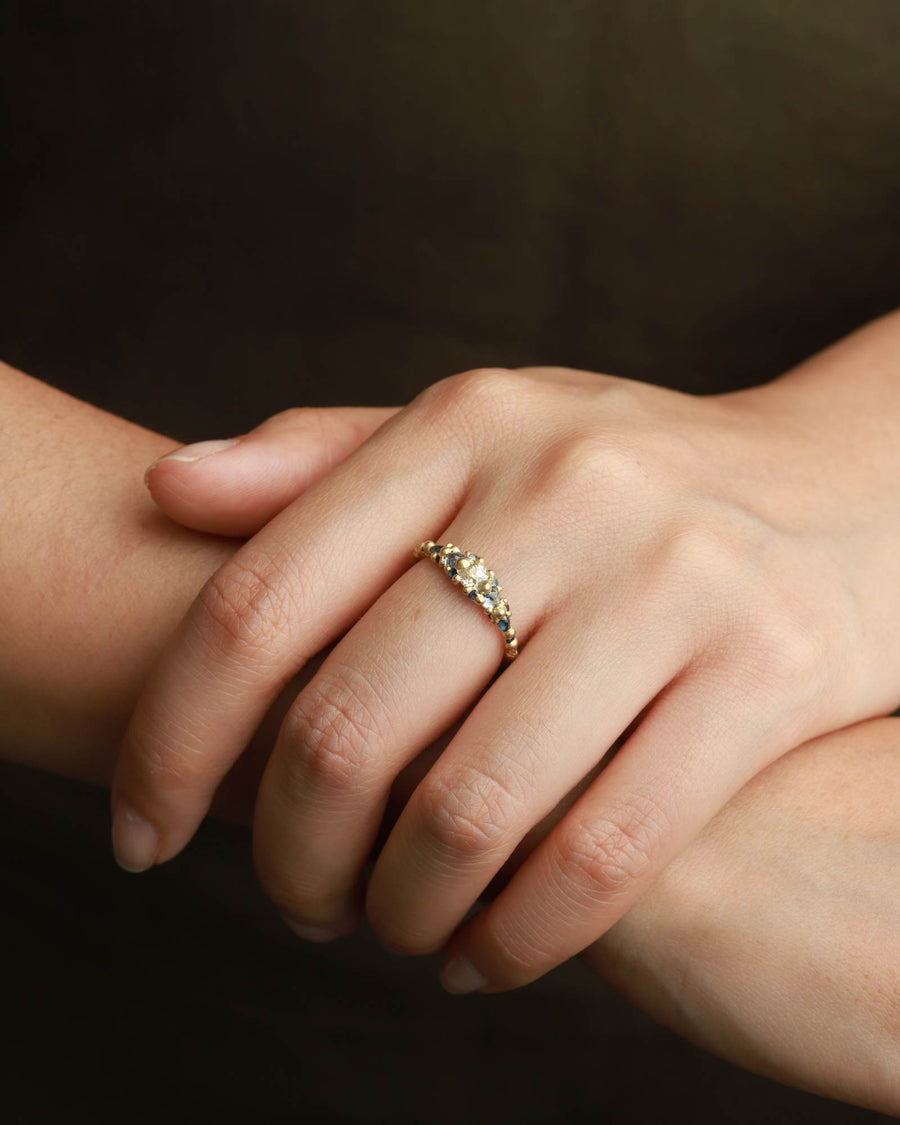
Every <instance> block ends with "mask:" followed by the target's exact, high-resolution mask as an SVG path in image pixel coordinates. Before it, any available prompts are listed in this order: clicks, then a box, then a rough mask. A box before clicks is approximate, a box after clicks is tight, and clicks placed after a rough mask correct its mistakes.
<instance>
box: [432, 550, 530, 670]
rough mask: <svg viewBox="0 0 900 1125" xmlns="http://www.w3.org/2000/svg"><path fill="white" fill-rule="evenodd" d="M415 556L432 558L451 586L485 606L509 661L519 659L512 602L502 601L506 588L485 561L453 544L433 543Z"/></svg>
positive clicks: (485, 610) (484, 608) (504, 599)
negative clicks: (510, 604) (501, 640)
mask: <svg viewBox="0 0 900 1125" xmlns="http://www.w3.org/2000/svg"><path fill="white" fill-rule="evenodd" d="M413 555H414V556H415V557H416V558H417V559H424V558H429V559H431V560H432V561H433V562H435V563H437V565H438V566H439V567H440V568H441V570H443V572H444V573H445V574H446V575H447V577H448V578H449V579H450V580H451V582H455V583H456V585H457V586H461V587H462V589H463V590H464V591H465V593H466V595H467V597H468V598H469V600H470V601H473V602H475V603H476V604H477V605H480V606H481V608H482V609H483V610H484V612H485V613H486V614H487V616H488V618H490V620H491V621H492V622H493V624H494V625H496V626H497V628H498V629H499V630H500V633H501V635H502V637H503V645H504V649H505V652H504V655H505V657H506V659H507V660H513V659H515V657H516V655H517V654H518V651H519V642H518V639H517V638H516V631H515V629H514V628H513V627H512V623H511V622H510V619H509V602H508V601H507V600H506V598H501V597H500V591H501V590H502V589H503V587H502V586H501V585H500V584H499V583H498V582H497V578H496V576H495V574H494V572H493V571H492V570H488V568H487V567H486V566H485V563H484V559H483V558H481V557H480V556H478V555H473V554H472V553H471V552H467V551H463V550H461V548H459V547H454V546H453V544H452V543H444V544H443V545H442V544H440V543H435V542H434V540H432V539H428V540H427V541H426V542H425V543H420V544H419V545H418V547H416V548H415V550H414V551H413Z"/></svg>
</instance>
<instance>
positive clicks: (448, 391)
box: [416, 367, 525, 417]
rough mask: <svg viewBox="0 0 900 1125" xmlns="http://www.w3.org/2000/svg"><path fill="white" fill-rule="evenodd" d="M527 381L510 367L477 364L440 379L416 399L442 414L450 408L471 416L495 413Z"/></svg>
mask: <svg viewBox="0 0 900 1125" xmlns="http://www.w3.org/2000/svg"><path fill="white" fill-rule="evenodd" d="M524 382H525V378H524V376H520V375H516V373H515V372H514V371H511V370H509V368H506V367H475V368H472V369H471V370H469V371H461V372H459V373H458V374H456V375H448V376H446V377H445V378H443V379H438V380H437V382H435V383H432V384H431V385H430V386H429V387H426V388H425V390H424V391H422V392H421V393H420V394H419V395H418V397H417V399H416V401H417V402H418V403H419V404H420V405H422V406H425V407H426V408H428V409H430V410H433V411H434V412H436V413H437V414H438V415H443V414H445V413H446V412H447V411H448V410H451V411H461V412H464V413H465V414H466V415H468V416H470V417H471V416H475V417H477V416H479V415H481V414H485V413H486V414H488V415H490V416H493V415H494V414H495V413H497V412H498V411H499V410H500V409H502V407H501V402H503V403H504V404H505V403H506V401H507V400H508V399H509V396H510V395H512V394H514V393H515V392H516V391H517V390H518V389H519V388H520V386H521V384H522V383H524Z"/></svg>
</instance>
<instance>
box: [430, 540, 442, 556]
mask: <svg viewBox="0 0 900 1125" xmlns="http://www.w3.org/2000/svg"><path fill="white" fill-rule="evenodd" d="M428 553H429V554H430V555H431V556H432V558H435V559H436V558H437V557H438V555H439V554H440V553H441V545H440V543H435V545H434V546H433V547H429V548H428Z"/></svg>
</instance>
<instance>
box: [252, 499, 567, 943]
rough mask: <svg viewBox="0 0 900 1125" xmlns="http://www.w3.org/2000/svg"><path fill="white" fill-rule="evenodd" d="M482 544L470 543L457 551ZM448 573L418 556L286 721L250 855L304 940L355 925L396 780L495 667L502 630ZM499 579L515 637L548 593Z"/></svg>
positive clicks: (513, 571)
mask: <svg viewBox="0 0 900 1125" xmlns="http://www.w3.org/2000/svg"><path fill="white" fill-rule="evenodd" d="M479 515H480V518H481V521H483V524H484V526H486V527H490V526H491V525H493V524H495V522H496V521H494V520H493V519H492V518H491V516H490V511H489V510H486V508H485V507H484V506H482V505H479ZM462 522H464V523H465V524H467V525H468V526H469V527H474V526H476V525H475V524H474V523H470V522H469V521H468V520H466V519H465V517H464V516H463V520H462ZM484 538H487V536H483V537H482V539H481V540H479V538H478V532H477V531H473V532H472V534H469V533H467V538H466V539H465V540H464V546H470V545H473V544H474V545H477V544H478V543H479V542H483V539H484ZM448 541H449V537H448V536H445V537H444V538H443V539H442V540H441V542H443V543H446V542H448ZM492 561H494V562H497V563H498V566H499V565H500V563H501V561H502V558H501V559H498V558H497V557H496V555H495V556H494V558H493V560H492ZM446 574H447V572H446V571H445V570H444V569H443V568H438V567H437V566H435V564H434V563H433V562H431V561H430V560H428V559H422V560H421V563H420V565H418V566H415V567H413V568H412V569H411V570H410V571H408V572H407V573H405V574H403V575H401V577H400V578H399V579H398V580H397V581H396V582H395V583H394V584H393V585H392V586H391V587H390V588H389V589H388V590H387V591H386V592H385V593H384V594H383V595H382V596H381V597H380V598H379V599H378V601H377V602H375V604H374V605H373V606H372V607H371V609H370V610H369V611H368V612H367V613H366V614H365V616H364V617H363V618H362V619H361V620H360V621H359V622H357V624H356V625H355V626H354V627H353V628H352V629H351V630H350V632H349V633H347V635H346V636H345V637H343V638H342V639H341V641H340V642H339V643H338V644H337V645H336V646H335V647H334V649H333V650H332V651H331V653H330V654H329V655H328V657H327V658H326V660H325V661H324V662H323V664H322V666H321V668H320V669H319V671H318V673H317V674H316V675H315V676H314V677H313V679H312V680H310V682H309V683H308V684H307V685H306V686H305V687H304V689H303V690H302V691H301V692H300V694H299V695H298V697H297V699H296V700H295V702H294V704H293V705H292V707H291V709H290V711H289V712H288V714H287V716H286V717H285V720H284V722H283V723H282V727H281V731H280V732H279V736H278V740H277V743H276V746H275V750H274V753H273V754H272V757H271V759H270V761H269V764H268V767H267V769H266V773H265V776H264V778H263V781H262V784H261V787H260V793H259V799H258V803H257V814H256V817H255V832H254V852H255V858H256V865H257V870H258V872H259V875H260V879H261V881H262V883H263V885H264V887H265V889H266V891H267V893H268V894H269V896H270V897H271V898H272V899H273V900H274V901H275V903H276V905H278V906H279V908H280V909H281V910H282V912H283V913H284V914H285V916H286V918H287V920H288V921H289V923H290V924H291V925H292V926H293V927H294V928H295V929H297V931H298V932H300V933H301V934H302V935H303V936H306V937H313V938H315V937H318V938H325V937H327V936H334V934H335V933H337V932H341V931H343V930H345V929H347V928H348V927H349V926H350V925H351V924H352V921H353V920H354V915H355V913H356V912H357V908H358V905H359V904H358V902H356V901H354V899H356V898H357V894H358V890H359V878H360V873H361V871H362V869H363V867H364V865H365V862H366V860H367V858H368V857H369V855H370V853H371V850H372V846H373V843H374V841H375V839H376V837H377V833H378V829H379V826H380V823H381V819H382V815H383V812H384V807H385V803H386V801H387V798H388V796H389V793H390V789H391V786H392V783H393V781H394V779H395V778H396V776H397V774H399V773H400V771H401V770H402V769H403V768H404V767H405V766H406V765H407V764H408V763H409V762H411V761H412V760H413V759H415V758H416V757H417V755H418V754H419V753H421V752H422V751H423V750H425V749H426V748H427V747H428V746H429V744H431V743H432V742H433V741H434V740H435V739H436V738H437V737H438V736H439V735H440V734H441V733H442V732H443V731H445V730H446V729H447V728H448V727H449V726H451V725H452V724H453V723H454V722H456V721H457V720H458V719H459V718H460V716H461V715H462V714H463V713H464V712H465V710H466V708H467V707H469V706H471V704H472V703H473V702H474V701H475V700H476V699H477V698H478V696H479V694H480V693H481V692H483V691H484V689H485V687H486V686H487V684H488V683H489V682H490V680H491V677H492V676H493V675H494V673H495V671H496V670H497V667H498V662H499V660H500V659H501V656H502V653H503V644H502V643H501V641H502V638H504V637H508V636H509V632H510V630H505V631H501V630H500V629H499V628H498V627H497V626H496V625H495V624H493V623H492V622H491V621H489V620H486V619H484V618H485V613H484V612H483V611H482V612H481V613H476V612H474V610H475V608H476V607H475V606H473V605H472V604H471V603H470V602H469V600H468V599H467V598H465V597H463V596H462V593H463V591H462V590H460V589H454V588H453V586H455V585H456V584H455V583H453V584H451V583H450V582H449V581H448V580H447V577H446ZM500 574H501V575H502V577H503V578H504V580H505V581H508V583H509V585H510V588H512V589H515V591H516V596H515V601H514V604H513V605H512V606H511V608H510V618H509V620H510V623H511V624H512V623H513V621H514V622H515V624H516V627H517V629H518V630H519V633H518V635H519V636H520V637H521V638H522V639H523V640H524V639H525V637H526V636H528V635H530V634H531V633H532V632H533V631H534V628H535V622H537V621H538V620H539V618H540V615H541V613H542V607H543V603H544V600H545V599H546V597H547V594H548V589H547V585H546V584H542V583H541V582H539V581H535V576H534V575H527V574H526V573H524V572H517V568H516V565H515V562H514V561H512V560H510V561H509V562H508V563H507V562H504V563H503V568H502V569H501V571H500ZM506 592H507V591H506V588H505V587H503V588H502V589H501V591H500V593H499V598H503V597H505V596H506ZM497 612H499V607H498V610H497ZM479 617H481V618H482V620H479ZM522 623H527V627H523V625H522ZM523 628H524V631H523ZM522 659H523V658H522V657H519V658H518V660H516V661H515V663H514V664H512V665H510V666H509V668H508V670H507V672H506V675H507V676H511V675H514V674H515V668H516V665H517V664H518V663H519V662H520V661H521V660H522ZM310 927H312V929H311V928H310Z"/></svg>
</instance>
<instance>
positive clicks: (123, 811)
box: [112, 801, 159, 874]
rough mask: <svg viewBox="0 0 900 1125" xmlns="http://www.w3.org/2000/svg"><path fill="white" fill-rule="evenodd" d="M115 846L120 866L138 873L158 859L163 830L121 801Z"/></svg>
mask: <svg viewBox="0 0 900 1125" xmlns="http://www.w3.org/2000/svg"><path fill="white" fill-rule="evenodd" d="M112 848H113V856H114V857H115V860H116V863H117V864H118V865H119V867H121V868H122V870H123V871H128V872H130V873H132V874H138V873H140V872H142V871H147V870H148V869H149V868H151V867H153V865H154V864H155V863H156V862H157V857H158V854H159V833H158V832H157V831H156V829H155V828H154V827H153V825H152V824H150V823H149V822H148V821H146V820H144V818H143V817H142V816H139V815H138V814H137V813H136V812H135V811H134V809H133V808H131V806H130V805H128V804H126V803H125V802H123V801H120V802H117V804H116V805H115V808H114V810H113V822H112Z"/></svg>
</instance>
